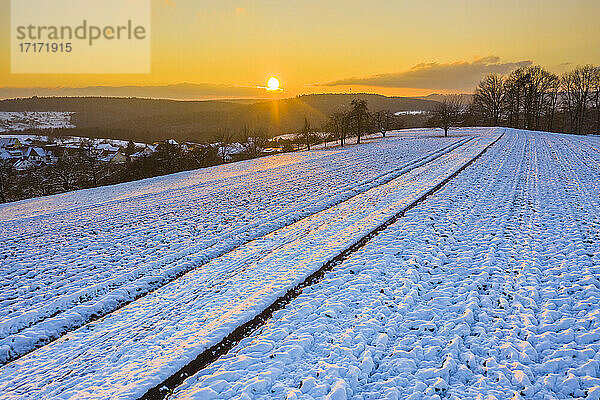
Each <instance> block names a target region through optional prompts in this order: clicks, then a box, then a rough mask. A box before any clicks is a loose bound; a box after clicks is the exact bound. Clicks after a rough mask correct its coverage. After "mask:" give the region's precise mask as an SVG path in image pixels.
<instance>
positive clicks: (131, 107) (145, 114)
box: [0, 94, 436, 142]
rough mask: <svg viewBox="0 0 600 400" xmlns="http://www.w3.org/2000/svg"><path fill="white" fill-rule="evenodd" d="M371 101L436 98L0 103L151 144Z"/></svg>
mask: <svg viewBox="0 0 600 400" xmlns="http://www.w3.org/2000/svg"><path fill="white" fill-rule="evenodd" d="M355 98H360V99H364V100H367V102H368V104H369V108H370V110H371V111H378V110H390V111H392V112H397V111H411V110H431V109H432V108H433V107H434V106H435V104H436V102H435V101H430V100H424V99H411V98H404V97H386V96H381V95H376V94H312V95H303V96H299V97H295V98H289V99H282V100H270V101H256V102H247V103H244V102H239V101H235V100H234V101H226V100H222V101H218V100H205V101H178V100H166V99H145V98H119V97H30V98H20V99H9V100H2V101H0V111H19V112H24V111H63V112H72V113H74V114H73V116H72V120H71V123H72V124H73V125H75V127H76V128H74V129H73V132H70V133H69V134H72V135H78V136H84V137H105V138H111V139H122V140H134V141H141V142H152V141H156V140H162V139H167V138H175V139H177V140H194V141H206V140H209V139H210V137H211V136H212V135H214V133H215V132H216V131H217V130H218V129H220V128H232V129H238V128H240V127H242V126H244V125H248V126H252V127H257V128H261V129H265V130H268V131H269V132H270V134H272V135H277V134H280V133H286V132H291V131H294V130H297V129H298V128H299V127H300V126H302V123H303V121H304V118H305V117H307V118H308V119H309V120H310V121H311V122H312V124H313V125H314V126H320V125H321V124H322V123H323V122H324V121H325V120H326V118H327V116H328V115H330V114H331V113H332V112H333V111H335V110H338V109H343V108H344V107H347V106H348V104H349V103H350V101H351V100H352V99H355Z"/></svg>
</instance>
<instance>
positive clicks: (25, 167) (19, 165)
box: [13, 160, 35, 171]
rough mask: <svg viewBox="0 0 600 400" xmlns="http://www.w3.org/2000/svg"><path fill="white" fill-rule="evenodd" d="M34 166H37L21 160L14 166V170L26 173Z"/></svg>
mask: <svg viewBox="0 0 600 400" xmlns="http://www.w3.org/2000/svg"><path fill="white" fill-rule="evenodd" d="M34 166H35V164H34V163H32V162H31V161H29V160H19V161H17V162H16V163H14V164H13V168H14V169H15V170H17V171H26V170H28V169H30V168H33V167H34Z"/></svg>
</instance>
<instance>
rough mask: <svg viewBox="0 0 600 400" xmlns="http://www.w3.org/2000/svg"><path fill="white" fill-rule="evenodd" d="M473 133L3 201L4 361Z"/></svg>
mask: <svg viewBox="0 0 600 400" xmlns="http://www.w3.org/2000/svg"><path fill="white" fill-rule="evenodd" d="M466 140H468V138H458V139H457V138H450V139H448V140H443V141H437V142H430V141H427V140H409V141H407V140H403V139H395V140H394V139H391V140H390V141H387V142H385V143H384V142H381V143H379V144H376V145H374V146H372V147H369V151H368V152H365V153H363V152H360V151H358V150H357V149H352V148H349V149H347V150H344V151H340V150H338V151H329V152H317V153H313V154H311V153H305V154H298V155H280V156H275V157H269V158H268V159H258V160H253V161H252V162H245V163H237V164H230V165H226V166H220V167H215V168H208V169H204V170H198V171H192V172H184V173H179V174H174V175H171V176H169V177H159V178H152V179H148V180H145V181H141V182H133V183H127V184H121V185H116V186H112V187H103V188H96V189H90V190H84V191H78V192H72V193H67V194H63V195H58V196H51V197H45V198H40V199H32V200H26V201H22V202H16V203H12V204H8V205H4V206H0V221H3V225H4V229H3V233H2V239H3V240H2V242H1V244H0V254H1V255H2V256H3V258H4V259H5V260H6V261H5V262H3V265H2V272H3V278H2V283H3V287H5V288H6V289H5V290H3V291H2V292H0V302H2V304H3V307H2V309H0V317H1V318H2V320H1V321H0V348H1V349H2V350H0V360H3V361H4V360H6V359H8V358H13V357H16V356H18V355H20V354H23V353H24V352H27V351H29V350H31V349H33V348H35V347H38V346H39V345H41V344H43V343H44V342H46V341H48V340H49V339H52V338H54V337H58V336H60V335H61V334H62V333H64V332H65V331H67V330H70V329H74V328H77V327H78V326H81V325H82V324H83V323H85V322H86V321H87V320H89V319H90V318H92V317H94V316H97V315H103V314H105V313H107V312H109V311H112V310H113V309H115V308H117V307H119V306H120V305H122V304H123V303H125V302H127V301H130V300H132V299H134V298H136V297H138V296H139V295H141V294H144V293H147V292H148V291H150V290H152V289H153V288H156V287H159V286H161V285H162V284H164V283H165V282H167V281H169V280H171V279H173V278H174V277H176V276H177V275H180V274H181V273H183V272H185V271H187V270H189V269H192V268H195V267H197V266H198V265H199V264H203V263H206V262H207V261H208V260H210V259H212V258H214V257H216V256H218V255H221V254H224V253H226V252H228V251H230V250H232V249H234V248H235V247H237V246H239V245H240V244H243V243H246V242H248V241H250V240H252V239H255V238H258V237H260V236H263V235H265V234H266V233H269V232H271V231H274V230H276V229H279V228H281V227H283V226H285V225H288V224H290V223H292V222H294V221H296V220H298V219H300V218H302V217H305V216H308V215H310V214H313V213H315V212H317V211H320V210H323V209H325V208H327V207H329V206H331V205H334V204H336V203H338V202H340V201H342V200H345V199H348V198H350V197H352V196H354V195H356V194H357V193H361V192H364V191H366V190H368V189H370V188H372V187H374V186H377V185H379V184H380V183H382V182H385V181H386V180H390V179H392V178H393V177H395V176H398V175H400V174H402V173H403V172H404V171H405V170H406V169H407V168H412V167H414V166H416V165H418V164H419V163H423V162H425V161H427V160H429V159H431V158H432V157H437V156H439V155H441V154H443V153H444V152H447V151H450V150H452V149H453V148H454V147H456V146H457V145H459V144H461V143H464V142H465V141H466ZM356 161H359V163H358V164H356ZM415 162H417V164H415ZM376 165H378V166H379V168H374V166H376ZM175 211H176V212H175ZM115 271H117V272H116V273H115ZM15 293H17V296H15V295H14V294H15Z"/></svg>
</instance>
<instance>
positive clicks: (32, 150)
mask: <svg viewBox="0 0 600 400" xmlns="http://www.w3.org/2000/svg"><path fill="white" fill-rule="evenodd" d="M25 156H26V157H47V156H48V152H47V151H46V150H44V149H42V148H41V147H29V148H28V149H27V150H26V151H25Z"/></svg>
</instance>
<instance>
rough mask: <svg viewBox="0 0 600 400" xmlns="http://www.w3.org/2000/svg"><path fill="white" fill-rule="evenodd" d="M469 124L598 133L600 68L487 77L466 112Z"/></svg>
mask: <svg viewBox="0 0 600 400" xmlns="http://www.w3.org/2000/svg"><path fill="white" fill-rule="evenodd" d="M465 119H466V123H467V124H469V125H493V126H507V127H513V128H523V129H531V130H546V131H551V132H565V133H576V134H588V133H595V134H600V67H595V66H593V65H584V66H578V67H576V68H575V69H573V70H571V71H568V72H565V73H564V74H562V75H556V74H553V73H551V72H548V71H547V70H545V69H544V68H542V67H540V66H537V65H536V66H529V67H523V68H518V69H516V70H514V71H512V72H511V73H510V74H508V75H506V76H502V75H498V74H489V75H487V76H486V77H484V78H483V80H482V81H481V82H480V83H479V85H478V86H477V88H476V90H475V94H474V96H473V102H472V104H471V105H470V106H469V107H468V109H467V110H466V115H465Z"/></svg>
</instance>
